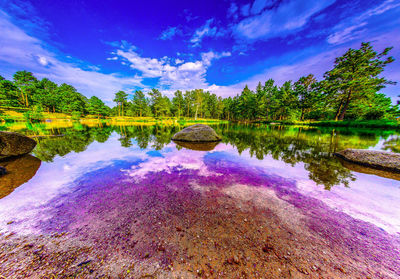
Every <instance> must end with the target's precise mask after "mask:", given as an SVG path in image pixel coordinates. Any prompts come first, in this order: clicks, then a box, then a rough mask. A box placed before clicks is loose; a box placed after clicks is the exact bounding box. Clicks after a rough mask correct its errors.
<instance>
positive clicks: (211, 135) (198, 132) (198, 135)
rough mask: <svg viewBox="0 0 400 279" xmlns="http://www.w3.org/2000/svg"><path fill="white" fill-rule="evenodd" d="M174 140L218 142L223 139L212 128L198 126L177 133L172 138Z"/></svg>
mask: <svg viewBox="0 0 400 279" xmlns="http://www.w3.org/2000/svg"><path fill="white" fill-rule="evenodd" d="M172 140H174V141H183V142H218V141H220V140H221V137H220V136H219V135H217V133H216V132H215V131H214V129H213V128H211V127H210V126H208V125H204V124H196V125H193V126H189V127H186V128H185V129H183V130H182V131H180V132H178V133H176V134H175V135H174V136H173V137H172Z"/></svg>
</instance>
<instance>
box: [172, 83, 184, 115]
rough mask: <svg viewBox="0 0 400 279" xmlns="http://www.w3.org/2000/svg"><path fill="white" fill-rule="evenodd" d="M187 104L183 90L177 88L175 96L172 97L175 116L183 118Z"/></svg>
mask: <svg viewBox="0 0 400 279" xmlns="http://www.w3.org/2000/svg"><path fill="white" fill-rule="evenodd" d="M184 106H185V100H184V98H183V94H182V91H180V90H177V91H175V93H174V97H173V98H172V107H173V111H174V112H175V116H176V117H178V119H179V118H181V115H182V110H183V109H184Z"/></svg>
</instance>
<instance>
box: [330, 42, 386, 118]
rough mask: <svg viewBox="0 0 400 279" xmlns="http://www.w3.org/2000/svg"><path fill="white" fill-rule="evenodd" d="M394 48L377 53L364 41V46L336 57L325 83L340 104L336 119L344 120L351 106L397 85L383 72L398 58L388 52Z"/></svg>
mask: <svg viewBox="0 0 400 279" xmlns="http://www.w3.org/2000/svg"><path fill="white" fill-rule="evenodd" d="M391 49H392V48H391V47H389V48H385V49H384V50H383V51H382V52H381V53H378V52H376V51H375V50H374V49H373V48H372V46H371V45H370V43H362V44H361V48H360V49H351V48H350V49H349V50H348V51H347V52H346V53H345V54H344V55H343V56H341V57H338V58H336V60H335V64H334V67H333V69H332V70H330V71H328V72H326V73H325V75H324V78H325V81H326V82H325V86H326V89H327V91H328V92H329V94H330V97H331V99H332V100H333V101H334V102H335V103H336V105H337V110H336V116H335V120H343V119H344V117H345V114H346V111H347V109H348V108H349V105H350V104H351V103H352V102H357V101H359V100H362V99H364V98H367V97H370V96H371V95H374V94H375V93H376V92H378V91H379V90H380V89H382V88H384V87H385V85H386V84H393V82H391V81H388V80H387V79H386V78H384V77H380V76H379V75H380V74H381V73H382V72H383V70H384V68H385V67H386V66H387V65H388V64H389V63H392V62H393V61H394V59H393V57H391V56H389V57H387V58H384V57H385V56H387V55H388V53H389V51H390V50H391Z"/></svg>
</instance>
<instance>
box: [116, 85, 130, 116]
mask: <svg viewBox="0 0 400 279" xmlns="http://www.w3.org/2000/svg"><path fill="white" fill-rule="evenodd" d="M127 100H128V94H126V93H125V92H124V91H121V90H120V91H118V92H117V93H115V98H114V100H113V101H114V102H115V103H117V107H118V116H124V105H125V106H126V103H127Z"/></svg>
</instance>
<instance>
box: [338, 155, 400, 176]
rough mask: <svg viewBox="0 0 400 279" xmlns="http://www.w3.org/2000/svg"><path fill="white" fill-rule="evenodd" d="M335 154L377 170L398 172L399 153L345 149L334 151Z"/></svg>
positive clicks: (399, 166)
mask: <svg viewBox="0 0 400 279" xmlns="http://www.w3.org/2000/svg"><path fill="white" fill-rule="evenodd" d="M335 155H336V156H338V157H339V158H342V159H343V160H346V161H348V162H351V163H355V164H359V165H361V166H365V167H370V168H374V169H379V170H385V171H391V172H397V173H400V154H397V153H392V152H385V151H375V150H365V149H346V150H343V151H340V152H337V153H335Z"/></svg>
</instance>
